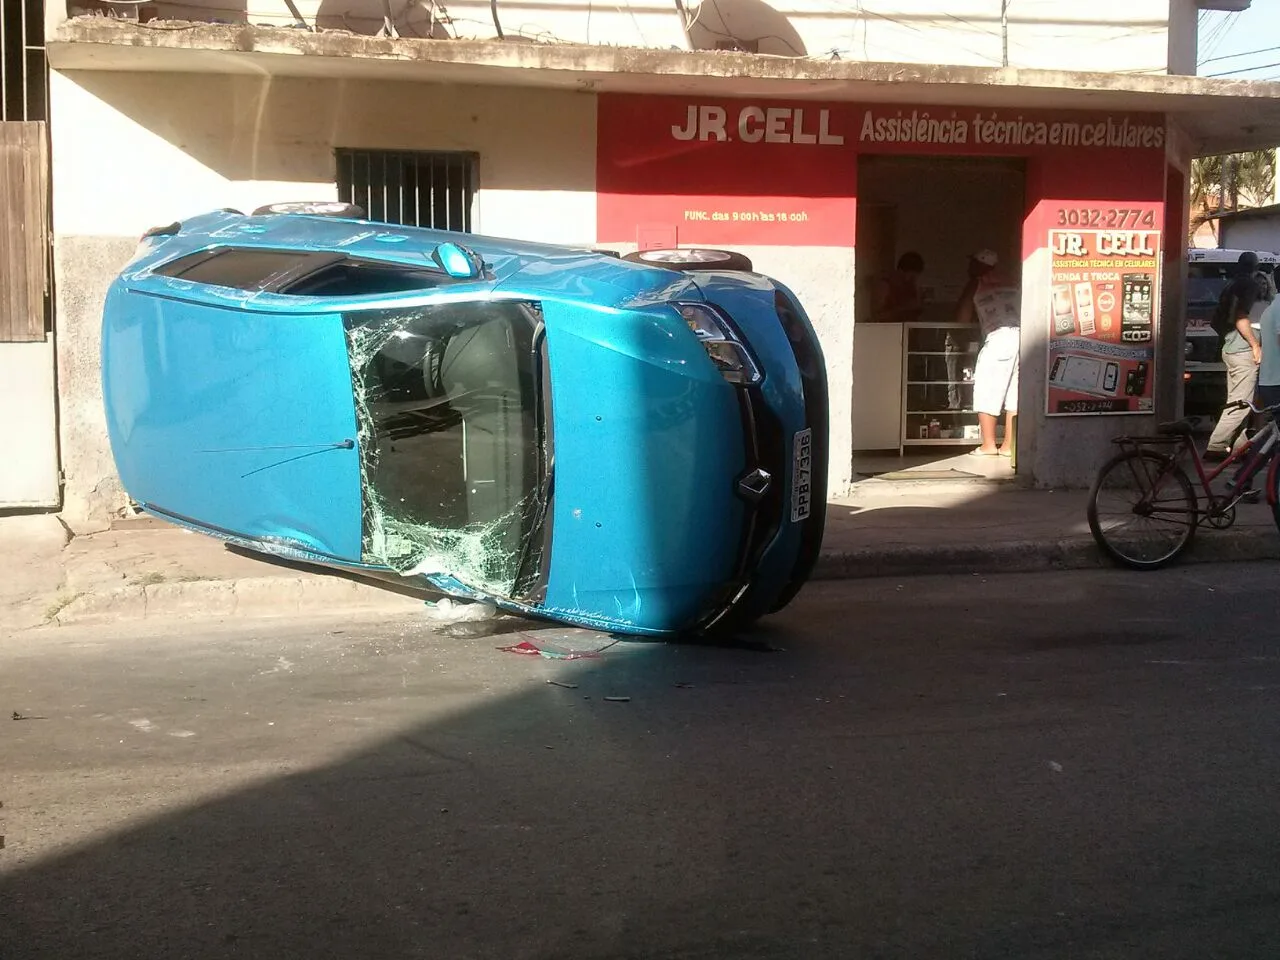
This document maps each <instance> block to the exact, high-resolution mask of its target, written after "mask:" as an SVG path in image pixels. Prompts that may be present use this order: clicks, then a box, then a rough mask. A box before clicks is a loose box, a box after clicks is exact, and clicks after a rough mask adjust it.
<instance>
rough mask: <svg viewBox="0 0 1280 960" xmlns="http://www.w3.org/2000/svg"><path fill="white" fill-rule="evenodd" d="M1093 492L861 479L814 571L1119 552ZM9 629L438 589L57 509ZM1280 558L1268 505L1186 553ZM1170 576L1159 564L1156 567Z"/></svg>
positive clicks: (1027, 561)
mask: <svg viewBox="0 0 1280 960" xmlns="http://www.w3.org/2000/svg"><path fill="white" fill-rule="evenodd" d="M1086 498H1087V495H1086V493H1085V492H1084V491H1068V492H1054V491H1043V490H1025V489H1013V488H1010V486H1009V485H1007V484H998V483H987V482H981V481H975V482H947V481H918V482H915V481H908V482H902V481H877V480H869V481H865V482H863V483H859V484H858V485H857V486H855V488H854V493H853V495H852V496H850V497H849V498H846V499H843V500H837V501H834V502H832V503H831V504H829V505H828V508H827V535H826V538H825V541H824V543H823V552H822V557H821V559H820V560H819V563H818V567H817V569H816V570H815V572H814V578H815V579H826V580H833V579H847V578H859V577H872V576H895V577H905V576H912V575H919V574H946V573H999V572H1010V571H1034V570H1051V569H1080V568H1088V567H1098V566H1103V565H1105V564H1106V562H1107V561H1105V560H1104V559H1103V557H1102V556H1101V555H1100V553H1099V552H1098V550H1097V547H1096V546H1095V545H1094V543H1093V539H1092V537H1091V536H1090V535H1089V528H1088V525H1087V522H1086V520H1085V503H1086ZM0 556H3V557H4V559H5V561H6V567H7V568H8V569H7V571H6V576H5V577H4V578H3V582H0V629H25V628H30V627H36V626H41V625H56V624H62V623H83V622H105V621H108V620H117V619H139V618H148V617H171V616H187V615H200V616H207V617H234V616H271V615H274V616H289V615H301V614H306V613H314V612H316V611H317V610H328V611H351V612H381V613H386V614H388V615H393V614H397V613H411V612H414V611H421V609H422V603H423V599H424V598H426V597H427V596H428V595H429V594H427V593H426V592H425V591H420V590H415V589H411V588H408V587H401V588H397V587H395V586H394V585H392V584H389V583H381V582H376V581H364V582H362V581H360V580H358V579H355V578H352V577H350V576H346V575H342V574H335V573H332V572H326V571H323V570H320V569H317V568H308V567H302V566H294V565H285V564H283V563H276V562H271V561H266V560H261V559H256V558H253V557H250V556H245V555H241V554H238V553H235V552H232V551H230V550H228V549H226V548H225V547H224V546H223V545H222V543H221V542H219V541H217V540H214V539H212V538H210V537H205V536H202V535H200V534H195V533H190V532H187V531H185V530H181V529H179V528H176V527H173V526H171V525H169V524H166V523H163V522H161V521H158V520H154V519H151V518H138V519H132V520H126V521H122V522H120V523H118V524H117V525H116V526H114V527H113V528H112V529H111V530H109V531H107V532H105V533H99V534H93V535H92V536H86V537H76V538H74V539H71V540H70V541H69V542H68V536H67V534H66V531H65V529H64V528H63V527H62V525H61V523H60V522H59V521H58V520H57V519H56V518H55V517H52V516H45V517H19V518H0ZM1260 559H1280V533H1278V532H1277V530H1276V527H1275V524H1274V522H1273V520H1272V517H1271V511H1270V508H1269V507H1267V505H1266V504H1265V503H1264V504H1254V505H1242V506H1241V507H1240V510H1239V516H1238V518H1237V520H1236V524H1235V526H1234V527H1233V528H1232V529H1231V530H1228V531H1218V530H1212V529H1209V528H1207V527H1202V528H1201V529H1200V530H1199V531H1197V533H1196V541H1195V543H1194V544H1193V546H1192V548H1191V549H1190V550H1189V551H1188V552H1187V554H1186V555H1185V556H1184V557H1183V558H1182V559H1181V560H1180V561H1179V562H1181V563H1190V562H1203V561H1228V560H1260ZM1153 575H1156V576H1158V574H1153Z"/></svg>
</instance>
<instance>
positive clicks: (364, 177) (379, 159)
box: [336, 148, 479, 233]
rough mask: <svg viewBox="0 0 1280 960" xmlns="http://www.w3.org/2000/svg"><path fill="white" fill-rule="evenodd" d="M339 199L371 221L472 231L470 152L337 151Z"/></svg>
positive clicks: (473, 185)
mask: <svg viewBox="0 0 1280 960" xmlns="http://www.w3.org/2000/svg"><path fill="white" fill-rule="evenodd" d="M336 154H337V161H338V199H339V200H341V201H343V202H344V203H354V204H356V205H358V206H360V207H363V208H364V211H365V215H366V216H367V217H368V218H369V219H370V220H380V221H382V222H384V223H398V224H403V225H404V226H411V227H433V228H435V229H437V230H457V231H460V232H462V233H470V232H471V222H472V207H473V205H474V203H475V195H476V179H477V178H476V167H477V165H478V161H479V158H478V157H477V155H476V154H474V153H460V152H450V153H412V152H405V151H398V150H350V149H346V148H340V149H338V150H337V151H336Z"/></svg>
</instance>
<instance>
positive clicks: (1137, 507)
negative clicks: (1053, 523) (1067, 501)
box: [1089, 450, 1199, 570]
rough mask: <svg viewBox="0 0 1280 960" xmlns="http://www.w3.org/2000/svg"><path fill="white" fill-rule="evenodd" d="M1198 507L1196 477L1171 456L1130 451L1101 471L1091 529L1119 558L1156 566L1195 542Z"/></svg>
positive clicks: (1143, 567)
mask: <svg viewBox="0 0 1280 960" xmlns="http://www.w3.org/2000/svg"><path fill="white" fill-rule="evenodd" d="M1198 507H1199V504H1198V502H1197V500H1196V493H1195V490H1194V489H1193V488H1192V486H1191V481H1190V480H1188V479H1187V475H1186V474H1185V473H1184V472H1183V471H1182V468H1181V467H1179V466H1178V465H1177V464H1176V463H1174V462H1173V460H1172V458H1170V457H1167V456H1161V455H1160V454H1158V453H1152V452H1151V451H1149V450H1129V451H1126V452H1124V453H1121V454H1118V455H1117V456H1115V457H1112V458H1111V459H1110V460H1108V461H1107V462H1106V463H1105V464H1104V465H1103V467H1102V469H1101V470H1099V471H1098V476H1097V479H1095V480H1094V481H1093V489H1091V490H1090V491H1089V530H1090V531H1091V532H1092V533H1093V539H1094V540H1096V541H1097V543H1098V546H1099V547H1101V548H1102V551H1103V552H1104V553H1106V554H1107V555H1108V556H1110V557H1111V558H1112V559H1114V560H1116V561H1117V562H1118V563H1122V564H1124V565H1125V566H1127V567H1133V568H1135V569H1137V570H1155V569H1156V568H1158V567H1163V566H1164V565H1165V564H1167V563H1169V562H1170V561H1172V560H1173V559H1174V558H1175V557H1177V556H1178V554H1180V553H1181V552H1182V551H1183V550H1185V549H1186V548H1187V545H1188V544H1189V543H1191V538H1192V537H1193V536H1194V535H1195V532H1196V518H1197V512H1198Z"/></svg>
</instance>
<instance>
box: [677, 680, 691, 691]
mask: <svg viewBox="0 0 1280 960" xmlns="http://www.w3.org/2000/svg"><path fill="white" fill-rule="evenodd" d="M676 689H677V690H692V689H693V684H692V683H684V682H680V683H677V684H676Z"/></svg>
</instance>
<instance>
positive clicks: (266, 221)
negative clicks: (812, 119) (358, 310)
mask: <svg viewBox="0 0 1280 960" xmlns="http://www.w3.org/2000/svg"><path fill="white" fill-rule="evenodd" d="M159 230H160V231H161V232H162V236H164V240H163V242H162V243H160V244H158V245H157V247H156V248H155V249H154V250H152V251H150V252H149V253H147V254H145V255H144V256H142V257H140V258H139V259H138V260H136V261H135V262H134V263H133V264H131V265H130V267H129V268H128V270H127V271H126V272H127V273H128V274H129V275H130V276H131V277H132V278H134V279H139V278H143V277H145V276H147V275H149V274H150V273H151V271H152V270H154V269H155V268H157V267H159V266H161V265H163V264H165V263H169V262H171V261H173V260H176V259H178V258H179V257H183V256H187V255H189V254H192V253H197V252H201V251H204V250H208V249H211V248H213V247H220V246H227V247H238V248H246V247H247V248H260V249H263V250H301V251H308V252H317V253H324V252H332V253H341V254H346V255H349V256H351V257H356V258H359V259H364V260H376V261H381V262H384V263H391V264H403V265H406V266H414V267H426V268H429V269H438V266H437V265H436V264H435V263H434V262H433V260H432V257H431V255H432V253H433V251H434V250H435V249H436V247H437V246H439V245H440V244H442V243H446V242H451V243H456V244H460V245H462V246H464V247H467V248H468V249H470V250H473V251H474V252H475V253H477V254H479V255H480V256H481V257H482V258H483V259H484V261H485V264H486V267H487V269H488V272H489V276H487V277H486V278H485V279H483V280H478V281H467V282H466V283H465V285H466V286H468V287H470V288H471V289H476V290H477V291H480V290H489V291H496V290H498V289H499V288H501V289H502V290H503V292H504V293H509V294H512V295H527V296H533V297H537V296H561V297H566V298H568V299H589V300H592V301H594V302H597V303H599V304H601V305H607V306H623V305H634V304H637V303H640V302H652V301H656V300H659V299H666V298H669V297H670V296H672V295H673V291H676V290H679V289H689V288H692V287H693V284H692V282H691V281H690V280H689V278H688V277H687V276H686V275H684V274H681V273H678V272H676V271H673V270H669V269H666V268H663V267H661V266H655V265H651V264H639V263H632V262H630V261H625V260H622V259H620V258H619V257H617V256H615V255H612V254H609V253H604V252H600V251H596V250H592V249H589V248H583V247H570V246H560V245H555V244H545V243H532V242H529V241H524V240H508V239H500V238H496V237H487V236H484V235H481V234H472V233H460V232H457V231H448V230H433V229H429V228H425V227H413V226H402V225H399V224H388V223H380V222H376V221H370V220H356V219H350V218H346V217H336V216H317V215H313V214H299V213H267V214H261V215H258V214H255V215H245V214H242V213H239V212H238V211H234V210H221V211H217V212H214V213H206V214H201V215H199V216H195V217H191V218H188V219H186V220H184V221H182V222H180V223H174V224H171V225H169V226H167V227H162V228H159ZM570 275H571V276H572V277H573V282H572V283H570V282H568V281H567V279H566V278H567V277H569V276H570ZM450 286H451V288H452V289H458V287H459V286H463V284H458V285H450Z"/></svg>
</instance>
